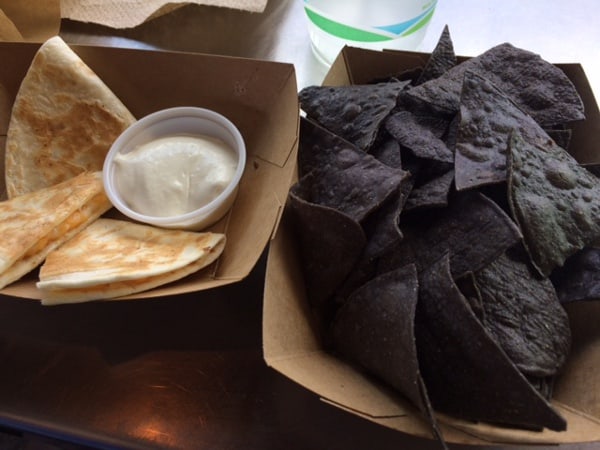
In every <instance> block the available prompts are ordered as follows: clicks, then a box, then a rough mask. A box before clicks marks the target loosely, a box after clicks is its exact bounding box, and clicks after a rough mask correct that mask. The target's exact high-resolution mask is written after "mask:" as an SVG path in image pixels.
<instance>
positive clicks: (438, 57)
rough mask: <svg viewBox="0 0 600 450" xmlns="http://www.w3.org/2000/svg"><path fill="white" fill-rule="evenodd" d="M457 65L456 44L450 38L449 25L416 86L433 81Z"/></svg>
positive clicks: (443, 31) (445, 28)
mask: <svg viewBox="0 0 600 450" xmlns="http://www.w3.org/2000/svg"><path fill="white" fill-rule="evenodd" d="M456 63H457V58H456V54H455V53H454V44H453V43H452V38H451V36H450V29H449V28H448V25H446V26H445V27H444V29H443V30H442V34H441V35H440V38H439V39H438V42H437V44H436V46H435V48H434V49H433V51H432V52H431V55H430V56H429V59H428V60H427V64H425V67H424V68H423V72H422V73H421V75H420V76H419V78H417V81H416V82H415V84H416V85H419V84H422V83H425V82H426V81H429V80H433V79H435V78H438V77H440V76H442V75H443V74H445V73H446V72H447V71H448V70H450V69H451V68H452V67H454V66H455V65H456Z"/></svg>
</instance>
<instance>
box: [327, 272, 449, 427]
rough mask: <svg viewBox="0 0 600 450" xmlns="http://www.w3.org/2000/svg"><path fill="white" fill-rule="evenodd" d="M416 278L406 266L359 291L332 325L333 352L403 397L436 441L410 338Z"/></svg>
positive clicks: (416, 290) (413, 340)
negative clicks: (418, 411)
mask: <svg viewBox="0 0 600 450" xmlns="http://www.w3.org/2000/svg"><path fill="white" fill-rule="evenodd" d="M417 299H418V281H417V272H416V269H415V267H414V266H413V265H409V266H406V267H403V268H400V269H397V270H395V271H393V272H389V273H386V274H383V275H380V276H378V277H377V278H375V279H373V280H371V281H370V282H368V283H366V284H365V285H364V286H362V287H360V288H359V289H357V290H356V291H355V292H354V293H353V294H352V295H351V296H350V298H349V299H348V301H347V302H346V303H345V304H344V305H343V306H342V307H341V308H340V310H339V311H338V313H337V314H336V317H335V319H334V321H333V323H332V325H331V336H332V343H333V349H334V350H336V351H338V352H340V353H341V354H342V355H344V356H345V357H346V358H348V359H349V360H350V361H353V362H355V363H356V364H358V365H360V366H361V367H363V368H365V369H367V371H368V372H370V373H371V374H374V375H376V376H377V377H379V378H381V379H382V380H384V381H386V382H387V383H388V384H390V385H391V386H393V387H394V388H396V389H398V391H399V392H401V393H402V394H404V395H405V396H406V397H407V398H408V399H409V400H410V401H411V402H412V403H413V404H414V405H415V406H416V407H417V408H418V409H419V410H420V411H421V412H422V413H423V414H424V415H425V416H426V418H427V419H428V421H429V422H430V423H431V425H432V427H433V429H434V434H435V435H437V436H438V438H439V437H440V432H439V430H438V429H437V424H436V421H435V418H434V416H433V412H432V409H431V404H430V403H429V399H428V398H427V394H426V392H425V389H424V386H423V380H422V378H421V374H420V370H419V362H418V359H417V348H416V344H415V336H414V324H415V311H416V305H417Z"/></svg>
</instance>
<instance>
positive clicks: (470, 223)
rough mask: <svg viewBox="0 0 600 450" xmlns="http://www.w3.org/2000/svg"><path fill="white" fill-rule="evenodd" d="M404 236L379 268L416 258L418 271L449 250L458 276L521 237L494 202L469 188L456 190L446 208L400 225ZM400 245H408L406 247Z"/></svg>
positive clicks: (454, 272)
mask: <svg viewBox="0 0 600 450" xmlns="http://www.w3.org/2000/svg"><path fill="white" fill-rule="evenodd" d="M402 231H403V233H405V239H403V241H402V242H401V243H400V246H399V248H395V249H393V251H391V252H390V253H389V254H388V255H386V258H384V259H382V260H381V261H380V267H381V269H380V270H381V271H387V270H391V269H392V268H394V267H400V266H402V265H404V264H406V263H408V262H412V261H413V260H416V264H417V268H418V269H419V271H423V270H427V269H428V268H429V267H430V266H431V264H433V263H434V262H435V261H437V260H439V258H441V257H442V256H443V255H444V254H446V253H449V255H450V256H449V257H450V266H451V270H452V276H453V277H454V278H455V279H456V278H460V277H462V276H464V275H465V274H467V273H469V272H475V271H477V270H479V269H481V268H483V267H485V266H486V265H488V264H489V263H490V262H492V261H493V260H495V259H496V258H497V257H498V256H499V255H500V254H502V253H503V252H505V251H506V250H507V249H508V248H510V247H512V246H513V245H514V244H516V243H517V242H519V241H520V240H521V233H520V232H519V230H518V228H517V226H516V224H515V223H514V222H513V221H512V219H511V218H510V217H508V215H507V214H506V213H505V212H504V211H503V210H502V209H500V208H499V207H498V205H496V204H495V203H494V202H493V201H491V200H490V199H489V198H487V197H486V196H484V195H483V194H481V193H479V192H476V191H472V192H470V191H469V192H463V193H458V195H456V196H454V197H453V198H452V199H451V201H450V202H449V204H448V207H447V208H442V209H440V210H439V211H437V210H436V211H435V212H434V215H433V216H426V219H425V220H423V221H422V222H417V223H416V224H415V225H413V228H412V230H409V228H408V226H405V227H404V228H403V230H402ZM403 247H410V248H409V249H407V248H403Z"/></svg>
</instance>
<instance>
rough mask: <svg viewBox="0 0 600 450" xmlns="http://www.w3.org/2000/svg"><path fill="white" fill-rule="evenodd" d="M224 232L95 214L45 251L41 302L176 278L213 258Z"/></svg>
mask: <svg viewBox="0 0 600 450" xmlns="http://www.w3.org/2000/svg"><path fill="white" fill-rule="evenodd" d="M224 246H225V235H224V234H221V233H212V232H193V231H182V230H171V229H162V228H156V227H152V226H149V225H142V224H138V223H134V222H128V221H124V220H116V219H109V218H100V219H98V220H96V221H95V222H94V223H92V224H91V225H90V226H89V227H87V228H85V229H84V230H83V231H82V232H80V233H79V234H77V236H75V237H74V238H73V239H71V240H70V241H69V242H67V243H66V244H64V245H63V246H61V247H60V248H58V249H57V250H55V251H53V252H52V253H51V254H49V255H48V257H47V258H46V261H45V262H44V264H43V265H42V267H41V269H40V279H39V282H38V283H37V287H38V288H39V289H40V290H41V293H42V304H45V305H51V304H58V303H78V302H84V301H90V300H100V299H109V298H115V297H122V296H125V295H129V294H134V293H137V292H142V291H146V290H148V289H152V288H155V287H157V286H161V285H164V284H166V283H170V282H172V281H176V280H179V279H181V278H183V277H185V276H187V275H190V274H192V273H194V272H197V271H199V270H200V269H203V268H205V267H206V266H208V265H209V264H211V263H212V262H214V261H215V260H216V259H217V258H218V257H219V256H220V255H221V253H222V251H223V248H224Z"/></svg>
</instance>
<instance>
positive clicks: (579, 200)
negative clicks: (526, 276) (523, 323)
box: [509, 131, 600, 276]
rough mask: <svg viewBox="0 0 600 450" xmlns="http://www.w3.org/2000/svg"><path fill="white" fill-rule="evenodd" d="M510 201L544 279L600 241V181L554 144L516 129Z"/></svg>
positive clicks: (510, 166) (510, 164) (527, 244)
mask: <svg viewBox="0 0 600 450" xmlns="http://www.w3.org/2000/svg"><path fill="white" fill-rule="evenodd" d="M509 152H510V153H509V173H510V177H509V202H510V207H511V210H512V212H513V216H514V218H515V220H516V221H517V223H518V224H519V226H520V228H521V231H522V233H523V237H524V243H525V247H526V248H527V251H528V252H529V254H530V256H531V258H532V262H533V264H534V265H535V267H536V268H537V269H538V270H539V272H540V273H541V274H542V275H545V276H548V275H549V274H550V273H551V272H552V270H553V269H554V268H555V267H558V266H562V265H563V263H564V261H565V260H566V259H567V258H568V257H569V256H571V255H573V254H575V253H576V252H577V251H579V250H580V249H582V248H584V247H586V246H589V245H592V244H593V243H594V242H597V241H598V240H599V239H600V180H598V178H597V177H596V176H594V175H593V174H592V173H590V172H589V171H588V170H586V169H585V168H583V167H581V166H580V165H579V164H578V163H577V161H576V160H575V159H574V158H573V157H572V156H571V155H569V153H567V152H566V151H565V150H564V149H562V148H560V147H559V146H557V145H556V144H555V143H554V142H553V141H552V140H550V141H548V142H547V145H545V146H543V147H541V146H539V145H533V144H531V143H530V142H527V141H526V140H525V139H524V138H523V136H522V135H521V134H519V132H518V131H515V132H514V133H513V135H512V138H511V140H510V146H509Z"/></svg>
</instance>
